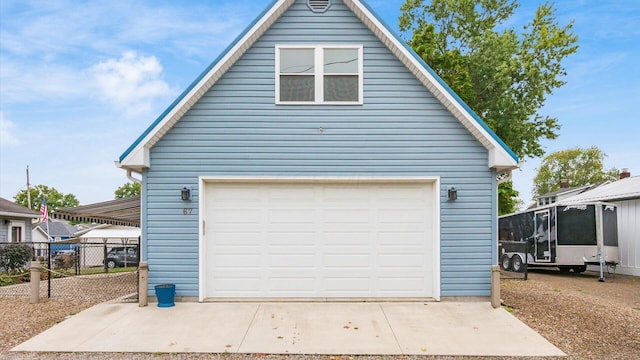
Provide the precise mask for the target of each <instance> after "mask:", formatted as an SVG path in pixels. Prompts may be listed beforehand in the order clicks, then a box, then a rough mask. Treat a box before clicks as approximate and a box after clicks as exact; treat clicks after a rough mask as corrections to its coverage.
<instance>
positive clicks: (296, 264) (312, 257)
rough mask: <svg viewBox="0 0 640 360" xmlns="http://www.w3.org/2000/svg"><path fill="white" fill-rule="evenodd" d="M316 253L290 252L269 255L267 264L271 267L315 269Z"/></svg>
mask: <svg viewBox="0 0 640 360" xmlns="http://www.w3.org/2000/svg"><path fill="white" fill-rule="evenodd" d="M315 261H316V254H300V255H296V256H291V255H290V254H280V255H278V254H272V255H268V256H267V265H268V266H269V267H270V268H271V269H281V268H284V269H288V270H296V269H304V268H310V269H315V268H316V265H315Z"/></svg>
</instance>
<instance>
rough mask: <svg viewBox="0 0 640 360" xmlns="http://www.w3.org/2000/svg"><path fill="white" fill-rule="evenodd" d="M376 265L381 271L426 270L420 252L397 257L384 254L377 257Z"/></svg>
mask: <svg viewBox="0 0 640 360" xmlns="http://www.w3.org/2000/svg"><path fill="white" fill-rule="evenodd" d="M377 263H378V265H379V266H380V268H381V269H387V268H412V269H414V270H422V271H425V270H426V265H427V264H425V259H424V257H423V255H422V253H421V252H415V253H414V254H412V255H403V256H397V254H385V255H378V256H377Z"/></svg>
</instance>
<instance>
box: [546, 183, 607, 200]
mask: <svg viewBox="0 0 640 360" xmlns="http://www.w3.org/2000/svg"><path fill="white" fill-rule="evenodd" d="M597 186H599V184H596V185H591V184H587V185H582V186H574V187H569V184H568V183H567V182H561V183H560V189H558V190H556V191H553V192H550V193H546V194H542V195H538V196H536V197H535V200H536V204H535V206H544V205H549V204H553V203H557V202H562V201H563V200H565V199H568V198H570V197H573V196H576V195H578V194H581V193H583V192H585V191H588V190H590V189H593V188H595V187H597Z"/></svg>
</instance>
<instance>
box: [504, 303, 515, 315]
mask: <svg viewBox="0 0 640 360" xmlns="http://www.w3.org/2000/svg"><path fill="white" fill-rule="evenodd" d="M502 308H503V309H505V310H507V312H508V313H509V314H513V308H512V307H510V306H506V305H502Z"/></svg>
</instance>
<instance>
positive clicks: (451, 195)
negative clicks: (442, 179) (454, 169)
mask: <svg viewBox="0 0 640 360" xmlns="http://www.w3.org/2000/svg"><path fill="white" fill-rule="evenodd" d="M447 198H448V199H449V201H456V200H457V199H458V190H457V189H456V188H455V187H454V186H452V187H450V188H449V189H448V190H447Z"/></svg>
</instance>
